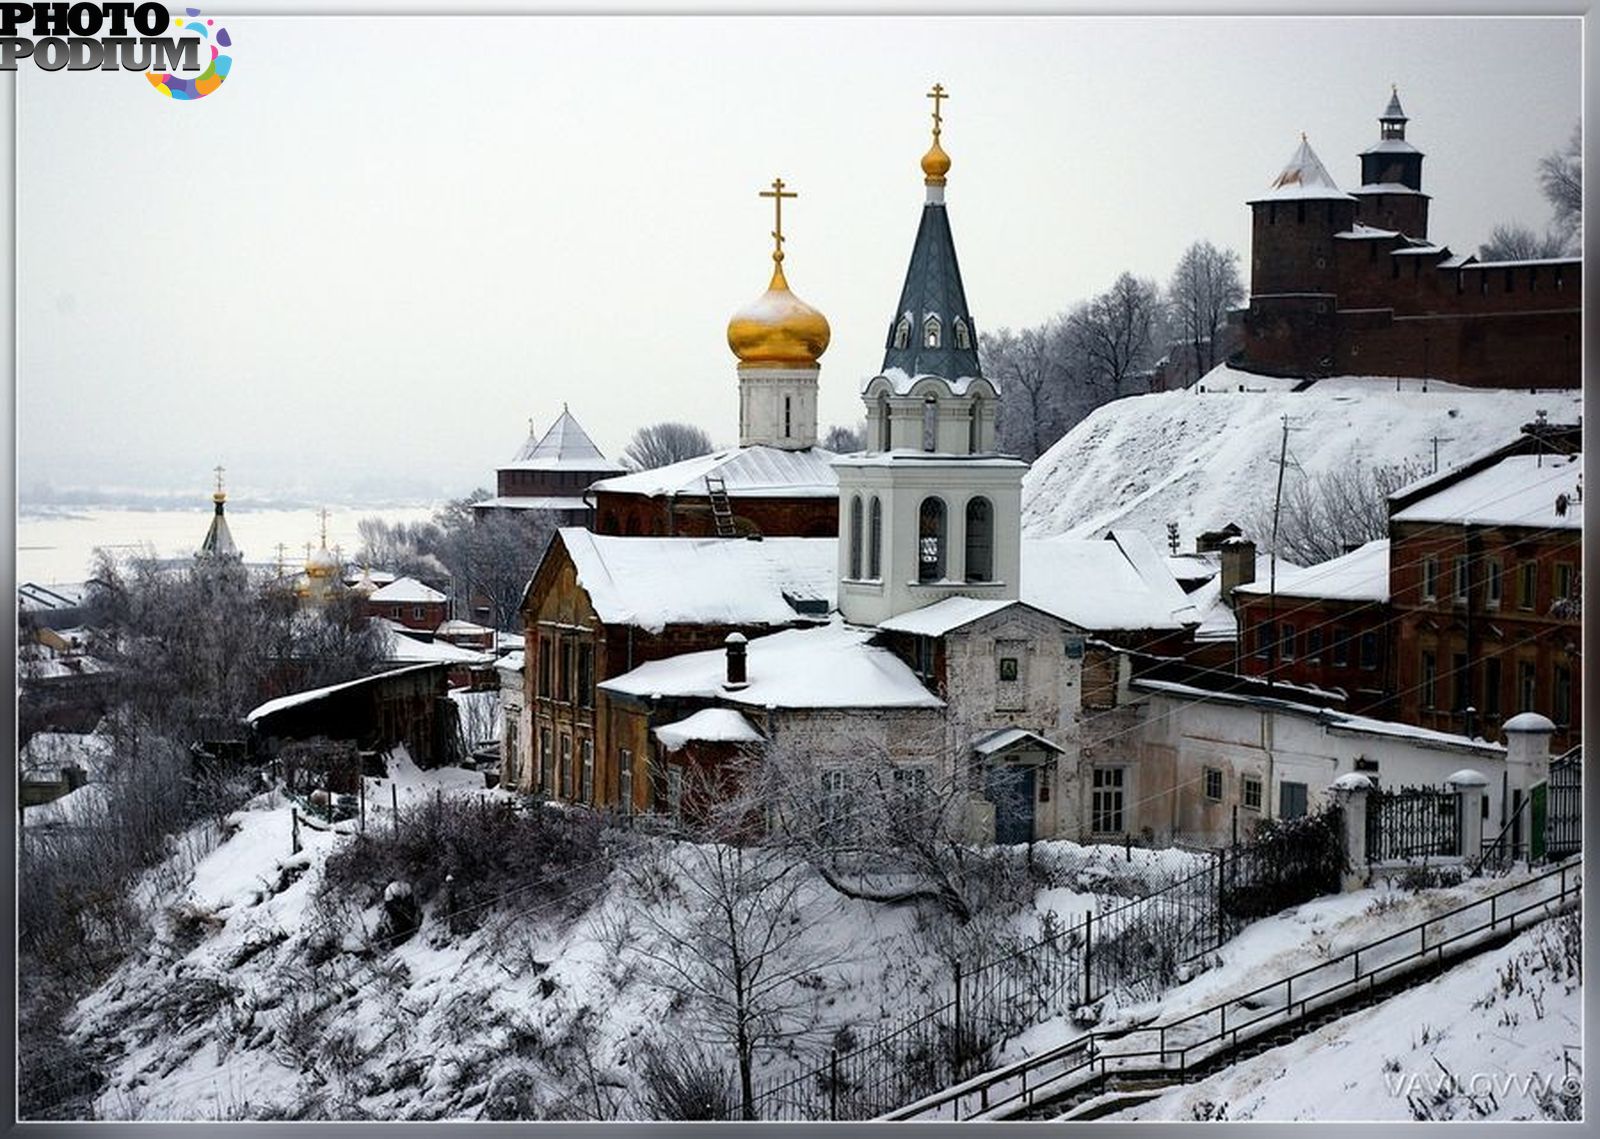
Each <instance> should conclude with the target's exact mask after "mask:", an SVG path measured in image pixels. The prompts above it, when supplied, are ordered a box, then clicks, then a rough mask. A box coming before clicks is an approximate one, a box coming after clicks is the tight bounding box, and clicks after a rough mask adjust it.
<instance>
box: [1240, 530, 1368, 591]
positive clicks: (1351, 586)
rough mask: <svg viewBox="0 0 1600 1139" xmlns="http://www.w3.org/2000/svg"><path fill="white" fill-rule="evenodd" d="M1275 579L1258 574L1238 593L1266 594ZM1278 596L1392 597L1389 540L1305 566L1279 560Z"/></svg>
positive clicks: (1241, 587)
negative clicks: (1271, 579) (1390, 593)
mask: <svg viewBox="0 0 1600 1139" xmlns="http://www.w3.org/2000/svg"><path fill="white" fill-rule="evenodd" d="M1271 591H1272V590H1271V581H1270V579H1269V578H1268V577H1267V576H1266V575H1264V574H1259V573H1258V574H1257V575H1256V580H1255V581H1253V582H1251V583H1250V584H1249V585H1241V586H1239V588H1238V589H1237V590H1236V592H1238V593H1248V594H1250V595H1252V596H1258V597H1265V596H1267V595H1268V594H1269V593H1271ZM1278 596H1279V597H1308V598H1327V599H1329V600H1334V601H1387V600H1389V539H1387V538H1379V539H1377V540H1376V541H1372V542H1368V543H1366V544H1365V545H1363V546H1359V547H1357V548H1356V549H1354V550H1351V551H1350V552H1349V553H1348V554H1342V555H1340V556H1339V557H1337V558H1332V559H1330V560H1328V561H1325V562H1321V563H1319V564H1317V565H1314V566H1306V567H1304V568H1303V569H1302V568H1297V567H1295V566H1291V565H1289V564H1287V563H1286V562H1284V561H1283V560H1282V559H1279V561H1278Z"/></svg>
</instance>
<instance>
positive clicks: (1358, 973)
mask: <svg viewBox="0 0 1600 1139" xmlns="http://www.w3.org/2000/svg"><path fill="white" fill-rule="evenodd" d="M1542 884H1549V886H1550V887H1551V889H1549V890H1537V891H1535V892H1536V893H1537V894H1538V896H1537V897H1535V898H1533V899H1532V900H1527V901H1523V902H1520V903H1518V902H1517V901H1515V900H1514V899H1513V898H1512V895H1514V894H1517V893H1519V892H1522V893H1526V892H1527V891H1528V890H1529V889H1530V888H1531V887H1537V886H1540V885H1542ZM1582 887H1583V861H1582V859H1581V858H1574V859H1572V860H1571V861H1568V862H1565V863H1563V864H1561V865H1560V866H1556V867H1553V868H1551V869H1549V870H1546V871H1545V872H1544V873H1542V874H1539V875H1536V876H1534V877H1532V878H1528V879H1525V880H1523V881H1521V882H1518V883H1516V884H1515V885H1511V886H1507V887H1505V888H1504V889H1501V890H1498V891H1496V892H1495V893H1493V894H1489V895H1487V896H1485V897H1482V898H1478V899H1476V900H1474V901H1471V902H1468V903H1465V904H1463V905H1461V906H1457V907H1456V908H1454V909H1452V910H1448V911H1446V912H1444V913H1441V914H1435V915H1433V916H1431V917H1429V918H1427V919H1425V920H1424V921H1421V922H1418V923H1416V924H1415V925H1411V926H1407V927H1406V928H1405V929H1402V930H1397V931H1395V932H1394V933H1390V934H1387V935H1385V936H1383V937H1380V938H1377V939H1375V940H1373V941H1369V942H1367V943H1366V944H1364V945H1361V946H1359V947H1357V948H1356V949H1352V950H1348V951H1346V952H1344V953H1342V954H1340V955H1338V956H1337V957H1333V958H1330V959H1328V960H1325V961H1320V962H1318V963H1317V964H1315V965H1312V966H1309V967H1307V968H1305V969H1301V970H1298V971H1296V972H1294V973H1291V974H1289V975H1288V976H1285V977H1279V978H1277V979H1276V980H1273V981H1269V982H1267V983H1266V984H1263V985H1259V986H1257V987H1256V988H1254V989H1251V990H1250V991H1248V992H1245V993H1238V994H1234V995H1232V996H1229V997H1227V998H1225V999H1223V1000H1221V1001H1218V1002H1216V1003H1214V1004H1211V1005H1208V1006H1206V1007H1205V1008H1202V1009H1199V1010H1197V1011H1195V1012H1192V1013H1189V1014H1187V1015H1185V1016H1181V1017H1177V1018H1175V1019H1173V1020H1168V1021H1163V1022H1162V1023H1160V1024H1153V1025H1145V1026H1142V1027H1139V1028H1133V1029H1128V1030H1094V1031H1091V1032H1087V1033H1084V1034H1082V1035H1079V1036H1075V1037H1073V1038H1072V1039H1070V1040H1067V1041H1065V1042H1064V1043H1062V1044H1059V1045H1057V1046H1055V1047H1054V1048H1050V1049H1047V1050H1046V1051H1044V1052H1041V1053H1039V1054H1037V1055H1034V1056H1029V1057H1027V1058H1026V1059H1023V1060H1019V1061H1017V1062H1016V1063H1014V1064H1010V1065H1007V1066H1005V1067H1002V1068H997V1069H994V1070H992V1071H989V1072H985V1073H984V1074H982V1075H980V1076H975V1077H973V1078H972V1079H970V1080H966V1081H964V1082H962V1083H959V1084H956V1085H955V1086H953V1087H950V1088H946V1089H945V1090H944V1091H942V1092H939V1093H937V1094H935V1095H932V1096H928V1097H926V1098H924V1099H921V1100H918V1101H917V1102H915V1103H912V1104H909V1105H907V1106H906V1107H903V1108H900V1109H898V1110H897V1111H893V1112H889V1113H888V1114H886V1115H884V1116H882V1117H881V1118H883V1119H886V1120H905V1119H926V1118H937V1119H954V1120H961V1119H973V1118H979V1117H984V1118H1003V1117H1005V1116H1008V1115H1014V1114H1016V1113H1018V1112H1020V1111H1026V1110H1028V1109H1029V1108H1031V1107H1033V1106H1035V1105H1036V1104H1042V1103H1046V1102H1049V1101H1050V1100H1053V1099H1056V1098H1059V1097H1061V1096H1063V1095H1066V1094H1068V1093H1070V1092H1072V1091H1075V1090H1081V1089H1082V1088H1083V1087H1085V1086H1087V1085H1089V1084H1091V1083H1093V1082H1095V1081H1102V1080H1104V1079H1105V1078H1106V1077H1107V1076H1109V1075H1112V1074H1116V1073H1118V1072H1121V1071H1125V1070H1127V1069H1129V1068H1130V1067H1133V1065H1130V1064H1129V1063H1128V1062H1129V1061H1134V1062H1136V1063H1137V1064H1138V1065H1141V1066H1142V1069H1143V1071H1144V1072H1146V1073H1154V1074H1156V1075H1160V1074H1170V1075H1172V1076H1175V1077H1177V1078H1178V1079H1180V1080H1182V1079H1184V1078H1185V1077H1186V1076H1187V1075H1188V1074H1189V1072H1190V1071H1191V1070H1192V1069H1193V1068H1194V1067H1195V1066H1196V1065H1197V1064H1198V1063H1199V1062H1202V1061H1204V1060H1207V1059H1211V1058H1213V1057H1215V1056H1217V1055H1219V1054H1220V1053H1223V1052H1225V1051H1227V1050H1230V1049H1235V1048H1237V1047H1238V1046H1239V1045H1240V1044H1241V1043H1249V1042H1250V1041H1252V1040H1254V1039H1256V1038H1258V1037H1260V1036H1262V1035H1264V1034H1265V1033H1266V1032H1267V1031H1268V1030H1269V1029H1270V1028H1271V1027H1273V1026H1274V1025H1275V1026H1278V1027H1281V1026H1283V1025H1284V1024H1287V1023H1292V1022H1293V1021H1295V1020H1297V1019H1303V1018H1304V1017H1305V1016H1306V1014H1307V1012H1308V1011H1311V1010H1320V1009H1322V1008H1324V1007H1326V1006H1329V1005H1333V1004H1337V1003H1339V1002H1341V1001H1344V1000H1347V999H1349V998H1352V997H1355V996H1357V995H1360V994H1361V993H1362V992H1363V991H1366V992H1370V991H1372V990H1374V989H1376V988H1377V987H1378V986H1379V985H1380V984H1383V985H1387V984H1389V983H1390V982H1393V981H1395V980H1396V979H1398V978H1400V977H1403V976H1405V975H1407V974H1408V973H1411V972H1412V971H1414V970H1417V969H1421V968H1424V967H1425V966H1426V965H1427V964H1428V963H1429V961H1430V959H1431V960H1432V962H1433V963H1435V964H1442V963H1443V962H1444V961H1445V960H1446V958H1447V953H1446V950H1447V949H1448V950H1449V951H1450V952H1449V953H1448V957H1450V958H1455V957H1460V956H1465V955H1466V954H1467V953H1468V952H1469V951H1470V950H1471V949H1472V948H1473V947H1475V946H1476V945H1479V944H1481V943H1483V942H1485V941H1488V940H1490V939H1492V938H1494V937H1495V936H1497V935H1498V934H1502V933H1506V934H1514V933H1515V932H1516V929H1517V921H1518V919H1519V918H1523V919H1526V917H1527V915H1529V914H1531V913H1532V912H1533V911H1536V910H1537V911H1540V916H1541V917H1543V916H1553V915H1554V914H1556V913H1559V912H1561V911H1562V910H1564V909H1565V908H1567V906H1568V905H1569V904H1571V903H1573V902H1575V901H1577V900H1578V898H1579V896H1580V894H1581V891H1582ZM1485 910H1486V911H1487V912H1486V914H1485V913H1484V912H1483V911H1485ZM1474 911H1477V912H1478V913H1479V920H1478V921H1477V924H1473V925H1470V926H1468V927H1467V928H1465V929H1461V928H1454V929H1450V928H1447V927H1450V926H1452V925H1453V924H1459V923H1456V922H1454V919H1457V918H1460V917H1461V916H1463V915H1467V914H1470V913H1473V912H1474ZM1523 924H1524V925H1526V924H1528V923H1527V921H1526V920H1524V922H1523ZM1430 930H1432V931H1433V937H1432V938H1431V939H1430V937H1429V931H1430ZM1412 937H1415V938H1416V939H1417V942H1418V944H1417V947H1416V948H1415V949H1411V948H1409V947H1407V946H1406V944H1405V943H1406V941H1407V939H1409V938H1412ZM1396 943H1400V945H1401V946H1402V947H1403V949H1404V951H1403V952H1401V953H1400V954H1399V955H1398V956H1396V955H1395V954H1394V953H1393V952H1391V951H1390V948H1392V947H1393V946H1394V945H1395V944H1396ZM1363 957H1365V959H1366V960H1365V961H1364V962H1363V960H1362V959H1363ZM1363 966H1365V967H1363ZM1317 974H1323V979H1322V980H1315V979H1314V978H1315V977H1316V975H1317ZM1280 994H1281V1000H1280V999H1279V995H1280ZM1297 1009H1298V1012H1296V1010H1297ZM1263 1010H1264V1011H1263ZM1230 1012H1231V1013H1232V1017H1231V1023H1230V1015H1229V1014H1230ZM1252 1014H1254V1015H1252ZM1114 1041H1115V1042H1119V1044H1125V1043H1127V1042H1130V1041H1134V1042H1138V1046H1136V1047H1134V1048H1132V1049H1129V1048H1127V1047H1118V1048H1117V1050H1116V1051H1110V1050H1108V1048H1107V1045H1109V1044H1111V1043H1112V1042H1114ZM1113 1065H1116V1066H1115V1067H1113Z"/></svg>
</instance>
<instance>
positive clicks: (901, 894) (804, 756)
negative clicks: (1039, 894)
mask: <svg viewBox="0 0 1600 1139" xmlns="http://www.w3.org/2000/svg"><path fill="white" fill-rule="evenodd" d="M958 734H959V733H958ZM922 750H925V751H926V754H927V756H928V759H927V761H926V762H918V763H904V762H902V763H896V762H894V761H893V760H892V759H891V757H890V756H889V755H888V754H887V753H886V752H885V751H884V750H883V749H882V748H881V747H879V746H877V745H875V744H872V743H870V742H868V741H865V740H863V741H858V742H856V743H854V744H853V745H852V748H851V754H850V755H849V756H848V757H840V756H831V757H830V756H823V755H820V754H819V753H818V752H817V751H815V750H814V749H812V748H810V747H807V746H804V745H794V746H791V745H784V744H781V743H780V744H774V745H772V746H769V747H768V748H767V749H766V751H765V753H764V755H763V756H762V758H761V760H760V762H759V766H758V767H757V768H756V773H755V776H754V778H752V779H751V780H750V781H749V786H751V787H752V788H754V789H755V793H756V794H757V795H758V796H759V801H760V802H761V803H762V804H763V805H764V807H765V808H766V810H767V812H768V815H769V817H770V818H771V819H772V820H773V838H772V841H773V842H776V843H779V844H781V845H783V846H784V847H785V848H786V849H788V850H789V851H791V852H792V853H793V854H794V855H795V856H797V857H799V858H802V859H804V860H805V861H806V862H808V863H809V864H810V865H811V866H812V867H813V868H814V869H815V870H816V872H817V873H818V874H819V875H820V876H821V877H822V879H823V881H825V882H827V884H828V885H829V886H831V887H832V888H833V889H834V890H836V891H838V892H839V893H840V894H842V895H844V896H845V897H847V898H854V899H857V900H864V901H872V902H883V903H889V904H901V903H931V904H932V905H934V906H936V907H938V908H939V909H940V910H943V911H944V912H945V913H948V914H950V915H951V916H952V917H954V918H955V920H956V921H957V922H959V923H962V924H965V923H967V922H969V921H971V920H972V919H973V917H975V916H976V915H977V914H978V913H980V912H981V911H983V910H984V909H985V907H986V906H987V905H988V904H989V903H990V902H991V901H995V900H999V899H997V897H996V894H997V891H996V886H997V881H996V878H995V870H996V867H997V865H998V863H997V860H996V857H995V856H994V852H993V851H992V850H985V849H982V848H980V847H978V846H975V845H974V844H973V843H972V842H971V836H970V835H969V833H968V832H969V812H970V810H971V803H972V801H973V797H974V793H973V791H972V789H971V787H970V786H969V784H970V781H971V777H972V774H973V773H972V772H971V771H970V770H969V769H968V766H967V764H966V762H965V761H963V760H960V759H958V758H956V757H955V756H954V755H952V754H951V753H950V752H949V751H947V749H945V748H944V747H942V746H941V745H939V744H937V743H933V742H931V741H930V745H929V747H927V748H926V749H922Z"/></svg>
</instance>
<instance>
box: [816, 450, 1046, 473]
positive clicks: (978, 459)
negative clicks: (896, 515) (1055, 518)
mask: <svg viewBox="0 0 1600 1139" xmlns="http://www.w3.org/2000/svg"><path fill="white" fill-rule="evenodd" d="M951 460H955V461H957V462H960V463H964V464H966V465H967V466H969V467H986V468H991V469H992V468H995V467H1021V468H1023V469H1024V470H1026V469H1027V466H1028V464H1027V463H1024V462H1023V461H1022V460H1021V459H1014V458H1012V457H1010V456H1008V455H967V454H962V453H961V452H959V451H914V450H911V449H909V448H896V449H895V450H893V451H863V452H861V453H860V454H856V455H840V456H839V457H838V458H837V459H835V460H834V463H833V465H834V466H836V467H899V466H905V465H906V464H907V463H918V462H923V461H926V462H930V463H941V464H948V463H949V462H950V461H951Z"/></svg>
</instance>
